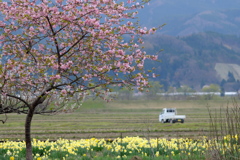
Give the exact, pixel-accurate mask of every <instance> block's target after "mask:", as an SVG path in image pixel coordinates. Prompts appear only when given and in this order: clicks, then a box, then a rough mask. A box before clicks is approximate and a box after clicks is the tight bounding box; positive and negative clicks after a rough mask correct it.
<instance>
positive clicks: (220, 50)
mask: <svg viewBox="0 0 240 160" xmlns="http://www.w3.org/2000/svg"><path fill="white" fill-rule="evenodd" d="M239 44H240V38H239V37H238V36H233V35H232V36H230V35H223V34H219V33H215V32H202V33H198V34H192V35H189V36H185V37H178V38H176V37H174V36H169V35H160V34H159V35H155V36H150V37H147V38H146V43H145V49H146V50H147V52H149V53H151V52H157V51H159V50H160V49H164V51H162V52H160V54H159V59H160V60H161V61H162V62H161V63H150V62H149V63H148V64H147V65H148V67H149V68H150V67H153V66H154V67H156V70H155V72H156V73H158V74H160V76H159V77H158V79H157V80H159V81H160V83H162V84H163V85H164V87H165V89H167V88H168V86H179V85H188V86H190V87H192V88H194V89H195V90H200V89H201V87H202V86H203V85H206V84H211V83H214V84H219V85H222V87H224V86H223V85H225V87H226V88H225V90H227V91H228V90H229V91H232V90H236V89H239V88H240V83H239V81H240V76H239V75H240V45H239ZM229 74H230V75H229ZM229 76H232V77H229ZM231 78H234V80H232V79H231ZM230 79H231V80H230ZM223 82H224V84H223Z"/></svg>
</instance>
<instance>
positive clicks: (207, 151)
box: [0, 135, 240, 160]
mask: <svg viewBox="0 0 240 160" xmlns="http://www.w3.org/2000/svg"><path fill="white" fill-rule="evenodd" d="M238 142H239V137H238V135H235V136H230V135H227V136H224V137H223V138H222V139H218V140H217V139H211V140H209V139H208V138H206V137H202V138H201V139H198V140H193V139H188V138H172V139H169V140H168V139H165V138H161V139H160V138H159V139H158V138H154V139H147V138H141V137H123V138H117V139H114V140H113V141H110V140H105V139H96V138H91V139H81V140H66V139H59V140H57V141H54V142H53V141H52V142H51V141H40V140H36V139H34V140H33V157H34V159H36V160H51V159H52V160H76V159H78V160H90V159H94V160H95V159H96V160H103V159H104V160H118V159H121V160H159V159H174V160H175V159H193V158H195V159H211V158H212V159H218V158H219V159H224V158H226V159H227V158H228V159H235V158H239V151H240V148H239V143H238ZM24 154H25V143H24V142H14V141H5V142H3V143H1V144H0V159H4V160H23V159H24V158H25V155H24Z"/></svg>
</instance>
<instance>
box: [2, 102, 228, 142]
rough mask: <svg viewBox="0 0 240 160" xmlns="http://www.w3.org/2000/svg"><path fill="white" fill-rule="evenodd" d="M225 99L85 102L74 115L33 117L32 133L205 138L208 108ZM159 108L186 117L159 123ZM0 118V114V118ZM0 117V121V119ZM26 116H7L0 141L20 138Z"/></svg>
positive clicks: (44, 135)
mask: <svg viewBox="0 0 240 160" xmlns="http://www.w3.org/2000/svg"><path fill="white" fill-rule="evenodd" d="M226 103H227V99H218V100H212V101H203V100H189V101H187V100H185V101H165V100H160V101H146V100H142V101H121V102H119V101H115V102H111V103H104V102H101V101H88V102H86V103H85V104H83V107H82V108H80V109H79V110H78V111H76V112H74V113H68V114H60V115H55V116H41V115H35V116H34V119H33V124H32V134H33V136H32V137H34V138H38V139H58V138H60V137H61V138H69V139H80V138H91V137H96V138H116V137H119V136H120V134H123V136H149V137H169V138H171V137H195V136H200V135H206V134H207V132H206V131H207V130H208V127H209V123H208V122H209V114H208V109H207V106H210V108H211V109H214V108H216V109H218V108H219V107H221V106H224V105H225V104H226ZM162 108H177V109H178V114H185V115H186V116H187V118H186V121H185V123H184V124H179V123H177V124H162V123H160V122H158V115H159V113H160V112H161V110H162ZM0 116H1V117H2V116H3V115H0ZM1 117H0V118H1ZM24 121H25V115H16V114H10V115H8V121H7V123H6V124H0V125H1V126H0V127H1V130H0V139H21V140H22V139H23V138H24Z"/></svg>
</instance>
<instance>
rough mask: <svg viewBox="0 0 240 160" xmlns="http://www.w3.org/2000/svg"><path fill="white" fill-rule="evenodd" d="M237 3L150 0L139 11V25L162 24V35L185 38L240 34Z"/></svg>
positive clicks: (239, 15)
mask: <svg viewBox="0 0 240 160" xmlns="http://www.w3.org/2000/svg"><path fill="white" fill-rule="evenodd" d="M239 6H240V1H239V0H229V1H226V0H181V1H179V0H152V1H150V4H149V5H146V7H145V8H144V9H143V10H142V11H140V14H139V17H140V20H141V21H140V22H141V25H142V26H147V27H152V26H159V25H162V24H164V23H166V26H164V27H163V29H162V30H161V33H162V34H167V35H173V36H186V35H191V34H192V33H199V32H204V31H214V32H218V33H222V34H233V35H240V27H239V25H240V9H239Z"/></svg>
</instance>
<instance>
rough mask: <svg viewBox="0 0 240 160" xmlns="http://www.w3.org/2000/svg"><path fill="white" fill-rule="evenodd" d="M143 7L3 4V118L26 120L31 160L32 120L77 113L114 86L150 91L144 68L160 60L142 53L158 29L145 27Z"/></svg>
mask: <svg viewBox="0 0 240 160" xmlns="http://www.w3.org/2000/svg"><path fill="white" fill-rule="evenodd" d="M145 3H147V1H146V0H145V1H141V2H135V1H134V0H127V1H120V0H119V1H117V0H17V1H14V0H11V1H10V0H9V1H5V2H2V1H0V16H1V17H0V45H1V47H0V48H1V49H0V114H7V113H24V114H26V121H25V142H26V159H27V160H31V159H33V156H32V144H31V122H32V118H33V115H34V114H51V113H55V112H67V111H72V110H74V109H77V108H78V107H79V106H80V104H79V103H77V102H81V99H82V98H83V97H84V96H85V95H86V93H87V92H86V91H88V93H89V91H90V92H91V93H94V94H95V95H96V96H100V97H102V98H104V99H105V97H106V96H105V95H106V94H107V93H108V92H109V91H110V86H111V85H119V86H123V87H131V86H137V87H138V89H139V90H142V89H143V88H144V87H145V86H148V81H147V78H148V76H152V75H151V74H149V75H148V73H144V70H143V67H144V61H145V60H146V59H151V60H156V59H157V55H153V54H151V55H148V54H147V53H145V52H144V51H143V49H142V48H141V47H140V46H141V45H142V43H143V40H142V36H144V35H147V34H152V33H154V32H155V31H156V30H157V29H158V28H151V29H147V28H141V27H140V26H139V24H138V21H137V20H136V18H135V15H136V14H137V10H138V9H139V8H142V7H143V6H144V4H145ZM99 88H100V89H99ZM106 100H108V99H106ZM73 102H74V103H73ZM70 104H71V105H70ZM6 119H7V115H6ZM6 119H4V120H1V121H2V122H3V123H4V122H5V121H6Z"/></svg>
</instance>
